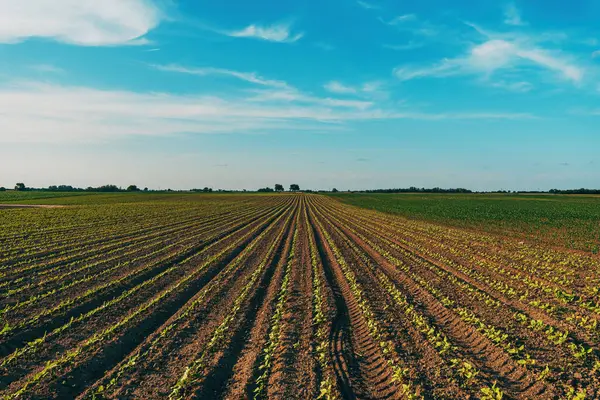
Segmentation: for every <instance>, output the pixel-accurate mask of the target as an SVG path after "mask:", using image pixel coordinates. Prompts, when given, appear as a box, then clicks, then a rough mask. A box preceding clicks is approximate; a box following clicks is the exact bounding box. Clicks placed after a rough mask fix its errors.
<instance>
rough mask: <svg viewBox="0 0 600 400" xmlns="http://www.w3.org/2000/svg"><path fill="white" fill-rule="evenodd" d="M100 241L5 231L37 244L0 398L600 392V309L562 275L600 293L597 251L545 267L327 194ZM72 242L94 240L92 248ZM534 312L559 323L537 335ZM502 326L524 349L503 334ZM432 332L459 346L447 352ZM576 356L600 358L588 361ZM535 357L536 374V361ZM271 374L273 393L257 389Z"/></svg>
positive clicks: (2, 361) (19, 284)
mask: <svg viewBox="0 0 600 400" xmlns="http://www.w3.org/2000/svg"><path fill="white" fill-rule="evenodd" d="M9 206H10V207H11V208H15V207H19V206H20V205H9ZM31 207H35V206H29V205H28V206H26V208H31ZM51 207H53V208H54V206H51ZM0 208H6V205H0ZM93 229H94V228H93V227H90V226H73V227H72V228H71V229H67V228H61V229H59V230H57V231H56V232H48V233H47V234H43V233H34V232H32V233H31V236H30V237H28V235H23V234H20V235H16V234H15V235H13V236H11V233H10V232H3V233H2V235H3V236H2V237H0V244H2V243H18V244H19V245H14V246H13V248H12V249H11V250H6V251H4V250H0V323H1V324H0V329H2V327H3V326H4V325H5V324H6V328H5V330H6V331H5V332H3V333H0V397H3V398H4V397H6V398H13V397H11V396H16V395H17V394H18V397H19V398H22V399H41V398H77V399H91V398H94V397H95V398H97V399H100V398H105V399H134V398H135V399H137V398H144V399H154V398H168V397H169V396H170V395H171V397H172V398H173V399H188V398H199V399H231V400H233V399H251V398H252V399H260V400H263V399H287V398H289V399H316V398H318V397H319V396H320V395H322V396H323V397H322V398H326V396H325V394H324V393H326V394H328V395H329V396H330V397H329V398H331V399H344V400H345V399H403V398H408V397H409V396H411V395H414V396H416V398H425V399H429V398H432V399H438V398H447V399H456V398H461V399H463V398H464V399H476V398H481V397H482V393H483V391H485V390H489V389H490V388H492V387H494V388H497V389H498V390H500V391H501V392H502V394H503V396H504V397H503V398H508V399H533V398H535V399H551V398H552V399H553V398H568V397H569V396H572V395H573V393H577V391H580V390H585V391H586V393H587V396H588V398H596V397H597V396H598V388H599V387H600V385H599V382H598V377H597V368H596V365H600V349H599V347H598V342H599V339H600V334H599V333H598V332H597V331H595V330H593V329H585V328H583V327H582V326H580V325H577V323H576V322H575V321H574V320H573V319H572V318H571V317H569V316H573V315H577V316H579V317H581V318H587V321H589V320H590V319H597V314H596V313H594V312H593V311H591V310H590V309H588V308H589V307H588V306H584V304H583V303H582V302H581V301H577V300H574V301H571V302H567V303H565V302H561V301H560V300H559V299H558V298H556V297H555V296H554V293H555V292H556V291H558V290H564V291H568V292H576V293H578V290H580V289H581V290H583V288H585V287H586V286H585V283H582V282H576V283H574V284H573V285H568V284H565V283H560V282H561V281H560V280H559V279H560V277H561V276H560V273H558V272H555V271H553V270H552V269H549V268H548V265H551V263H552V262H557V263H561V264H560V265H562V266H563V268H567V272H568V273H569V274H571V275H570V276H574V277H586V278H588V279H589V280H590V281H593V279H597V278H598V276H599V275H600V273H598V272H597V271H593V270H590V271H587V270H586V269H585V268H583V267H581V266H580V263H583V264H585V263H587V262H593V261H590V260H591V258H588V257H587V256H584V255H578V254H575V253H572V252H567V251H563V250H561V249H550V248H544V247H539V246H538V245H536V246H538V247H536V246H531V247H526V250H527V251H529V252H530V254H531V256H530V257H529V258H527V257H524V256H523V254H527V253H526V252H525V253H519V254H517V251H518V250H519V249H521V248H522V247H520V244H519V243H518V240H517V239H514V238H510V237H500V236H490V235H489V234H482V235H481V236H477V235H476V234H474V233H473V231H467V230H461V229H457V228H448V227H443V226H439V225H434V224H431V223H420V222H417V221H411V220H406V219H403V218H400V217H395V216H390V215H384V214H380V213H377V212H373V211H366V210H360V209H357V208H355V207H351V206H346V205H343V204H341V203H338V202H336V201H334V200H331V199H328V198H325V197H321V196H315V195H310V194H297V195H289V196H285V195H282V196H273V197H269V196H262V197H255V198H253V199H251V200H249V201H247V202H243V203H240V207H239V209H237V210H235V211H233V212H223V213H220V214H213V215H211V214H210V213H209V212H199V214H198V215H196V216H194V215H187V216H185V217H182V218H180V219H177V220H170V221H164V222H162V223H159V222H156V223H151V224H143V223H140V224H139V225H136V226H135V227H131V229H128V230H126V231H123V232H118V231H115V230H111V229H110V228H109V227H107V228H106V230H102V233H99V232H100V230H99V231H97V232H96V235H94V231H93ZM102 229H104V228H102ZM63 234H64V235H66V236H65V237H73V238H75V237H77V236H78V235H79V236H81V238H82V240H81V242H80V244H79V245H78V246H74V245H73V244H72V242H70V243H71V244H69V242H68V241H61V235H63ZM294 235H296V238H297V239H296V241H295V242H294V241H293V238H294ZM12 240H14V242H11V241H12ZM21 244H22V249H20V250H19V249H18V247H19V246H20V245H21ZM527 246H529V245H527ZM544 250H546V251H544ZM292 253H293V257H292V256H291V254H292ZM573 257H581V258H580V259H579V260H577V259H573ZM563 261H564V262H563ZM577 261H580V263H578V262H577ZM313 264H314V268H313ZM536 265H540V266H543V267H544V268H542V267H540V268H538V269H536V268H535V266H536ZM288 266H289V267H288ZM286 271H288V272H286ZM315 272H316V273H315ZM313 273H315V275H313ZM286 274H289V283H288V286H287V287H286V288H287V291H286V297H285V300H284V301H283V303H281V304H282V305H281V307H282V308H281V310H282V312H281V314H277V313H276V310H277V304H278V301H279V295H280V293H282V285H283V282H284V277H285V276H286ZM71 282H75V283H72V284H71ZM314 282H320V286H319V288H320V290H321V298H320V301H321V302H322V303H321V305H322V307H323V310H324V315H323V318H324V319H323V320H320V321H318V322H315V319H314V318H315V311H314V310H315V308H314V307H315V304H318V303H315V298H314V293H313V284H314ZM528 282H529V283H528ZM531 282H537V283H538V284H539V285H540V287H539V288H533V287H532V286H531ZM390 285H391V286H390ZM528 285H529V286H528ZM390 287H393V288H394V289H395V290H397V292H393V291H391V290H390ZM505 289H510V290H512V291H507V290H505ZM394 293H400V296H401V297H398V295H397V294H394ZM515 293H516V294H515ZM579 298H581V299H585V301H592V300H593V298H591V297H590V298H588V297H584V296H583V295H580V297H578V299H579ZM65 302H68V303H66V304H67V305H66V306H65V307H60V305H61V304H65ZM539 302H544V303H545V304H548V305H549V306H554V307H556V309H557V310H559V311H557V312H550V311H547V310H544V309H542V308H540V307H539V306H538V304H539ZM2 307H8V308H5V309H4V310H1V308H2ZM53 307H57V308H56V309H55V310H54V311H51V312H46V310H50V309H52V308H53ZM141 307H142V308H141ZM586 307H588V308H586ZM140 309H142V310H143V312H140V311H138V310H140ZM465 310H466V311H467V312H468V313H470V314H469V315H472V316H474V317H476V318H478V319H479V321H480V323H485V324H486V325H480V324H479V323H477V322H474V321H475V320H474V319H468V318H465V317H464V314H461V311H465ZM517 313H520V314H523V315H525V316H526V317H527V318H529V319H530V320H532V321H539V322H536V323H543V324H544V328H543V329H539V328H535V324H532V325H531V326H530V325H528V324H521V323H519V322H518V321H517V320H516V319H515V315H516V314H517ZM417 317H418V318H417ZM568 317H569V318H568ZM419 318H420V319H419ZM419 321H421V322H419ZM423 321H424V322H423ZM275 323H277V324H278V325H277V326H278V327H279V328H278V330H277V331H275V332H277V336H273V335H271V333H272V332H274V330H273V329H274V326H275ZM423 323H425V324H427V326H428V328H427V329H425V328H423V325H422V324H423ZM374 326H376V328H374ZM482 326H484V327H485V329H484V328H482ZM113 327H114V328H113ZM548 327H552V329H554V330H556V329H558V330H560V331H568V338H567V341H566V342H564V343H560V344H553V343H552V342H551V341H549V339H548V337H547V336H548V334H547V332H546V330H547V329H549V328H548ZM318 328H320V329H321V331H320V332H321V334H322V332H325V337H327V338H328V340H327V343H326V344H327V346H326V349H325V352H324V353H323V352H321V351H320V350H319V349H317V342H316V335H317V329H318ZM492 328H493V329H496V330H497V331H499V332H501V333H506V338H507V339H503V340H505V341H504V342H502V341H494V340H492V338H491V336H490V335H489V333H490V332H491V331H492ZM599 329H600V328H599ZM432 332H433V333H434V334H438V336H437V337H438V338H439V337H442V336H443V337H444V338H445V340H447V341H448V343H449V346H448V347H447V348H445V350H443V351H442V350H440V344H439V342H437V341H439V340H440V339H435V340H433V339H432V336H431V335H432ZM100 334H102V335H100ZM440 335H441V336H440ZM273 341H275V342H274V343H276V346H275V347H274V351H273V353H272V358H269V359H267V358H266V354H267V353H265V348H266V347H267V345H268V344H269V343H272V342H273ZM508 342H510V343H512V344H513V345H514V346H516V347H519V346H522V347H520V348H521V350H520V351H521V353H519V354H518V355H515V354H513V353H511V352H509V351H507V347H503V346H504V345H503V344H504V343H508ZM575 345H576V346H580V345H583V346H584V347H583V348H584V349H589V351H588V352H587V353H586V354H587V355H586V356H584V357H581V356H576V355H575V353H574V350H573V348H572V346H575ZM390 346H391V347H390ZM525 353H526V354H528V355H529V356H530V357H531V358H532V359H533V360H534V361H535V363H530V364H527V365H524V364H526V363H523V362H521V361H520V360H522V357H523V354H525ZM269 354H270V353H269ZM319 356H320V357H324V359H319V358H318V357H319ZM465 365H467V366H469V368H473V369H474V370H475V371H476V374H474V375H473V376H472V377H471V378H466V375H464V366H465ZM265 366H266V367H265ZM546 367H547V368H546ZM398 371H402V372H401V377H400V376H398V375H395V374H397V373H398ZM188 374H190V375H189V376H188ZM261 376H264V377H266V378H265V379H266V381H265V382H266V388H265V390H263V391H258V392H257V391H256V388H257V387H258V386H257V384H258V378H259V377H261ZM329 378H331V379H330V380H329V382H330V386H329V387H327V386H326V385H325V380H326V379H329ZM178 382H184V383H185V385H184V386H182V389H181V390H179V391H178V390H174V389H175V388H176V387H177V385H178ZM176 393H178V395H175V394H176Z"/></svg>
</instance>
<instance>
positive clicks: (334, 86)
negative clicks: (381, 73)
mask: <svg viewBox="0 0 600 400" xmlns="http://www.w3.org/2000/svg"><path fill="white" fill-rule="evenodd" d="M381 86H382V82H380V81H371V82H365V83H363V84H362V85H359V86H349V85H345V84H343V83H341V82H338V81H330V82H327V83H326V84H325V85H323V87H324V88H325V90H327V91H328V92H331V93H337V94H353V95H361V96H362V97H373V95H375V94H377V93H379V94H382V92H381ZM379 97H382V96H379Z"/></svg>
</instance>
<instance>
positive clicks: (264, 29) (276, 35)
mask: <svg viewBox="0 0 600 400" xmlns="http://www.w3.org/2000/svg"><path fill="white" fill-rule="evenodd" d="M225 34H226V35H227V36H232V37H243V38H254V39H261V40H266V41H269V42H280V43H292V42H296V41H298V40H300V39H301V38H302V37H303V36H304V33H303V32H300V33H297V34H295V35H294V34H292V32H291V26H290V24H273V25H270V26H260V25H255V24H252V25H249V26H247V27H246V28H244V29H242V30H240V31H232V32H226V33H225Z"/></svg>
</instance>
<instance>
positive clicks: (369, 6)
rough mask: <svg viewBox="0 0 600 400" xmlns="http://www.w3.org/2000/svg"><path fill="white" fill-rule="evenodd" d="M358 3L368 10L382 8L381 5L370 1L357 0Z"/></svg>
mask: <svg viewBox="0 0 600 400" xmlns="http://www.w3.org/2000/svg"><path fill="white" fill-rule="evenodd" d="M356 4H358V5H359V6H361V7H362V8H365V9H367V10H381V6H380V5H378V4H374V3H369V2H366V1H362V0H357V2H356Z"/></svg>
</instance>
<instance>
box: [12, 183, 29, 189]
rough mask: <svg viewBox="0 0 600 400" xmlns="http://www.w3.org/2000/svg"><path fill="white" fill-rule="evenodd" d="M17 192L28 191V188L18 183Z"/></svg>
mask: <svg viewBox="0 0 600 400" xmlns="http://www.w3.org/2000/svg"><path fill="white" fill-rule="evenodd" d="M15 190H19V191H23V190H27V187H25V184H24V183H17V184H16V185H15Z"/></svg>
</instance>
